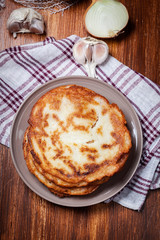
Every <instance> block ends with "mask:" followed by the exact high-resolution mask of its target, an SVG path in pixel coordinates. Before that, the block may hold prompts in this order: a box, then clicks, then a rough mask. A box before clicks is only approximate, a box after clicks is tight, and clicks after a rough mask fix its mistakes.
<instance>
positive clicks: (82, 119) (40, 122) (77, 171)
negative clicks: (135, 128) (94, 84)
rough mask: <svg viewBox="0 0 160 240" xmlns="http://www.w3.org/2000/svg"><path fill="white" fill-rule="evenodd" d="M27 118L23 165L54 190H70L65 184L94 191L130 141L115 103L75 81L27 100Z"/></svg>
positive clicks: (120, 164)
mask: <svg viewBox="0 0 160 240" xmlns="http://www.w3.org/2000/svg"><path fill="white" fill-rule="evenodd" d="M28 122H29V128H28V129H27V130H26V133H25V136H24V155H25V151H26V149H28V150H27V151H28V152H29V153H28V154H27V157H25V159H26V160H27V161H26V162H29V161H30V165H29V164H28V168H29V170H30V171H31V172H32V173H33V174H34V175H36V174H37V176H36V177H37V178H38V176H40V177H39V180H40V181H41V182H42V180H41V179H42V178H43V179H45V181H44V182H43V183H44V184H45V185H46V182H47V181H48V182H50V181H52V182H53V185H55V186H56V187H54V188H52V192H55V193H60V194H59V195H63V194H64V195H65V190H66V194H67V195H74V194H75V192H76V191H71V190H69V188H72V190H73V188H75V190H77V189H78V188H80V191H79V193H82V192H83V193H82V195H83V194H88V193H89V192H92V191H94V190H95V189H96V188H97V187H98V185H100V184H102V183H103V182H105V181H107V180H108V179H109V178H110V177H111V176H113V175H114V174H115V173H116V172H118V171H119V170H120V169H121V168H122V167H123V165H124V164H125V162H126V160H127V158H128V155H129V150H130V149H131V145H132V144H131V137H130V133H129V131H128V129H127V127H126V120H125V116H124V114H123V113H122V111H121V110H120V109H119V108H118V106H117V105H116V104H114V103H113V104H109V102H108V100H107V99H106V98H104V97H103V96H101V95H99V94H97V93H95V92H94V91H92V90H90V89H87V88H84V87H81V86H76V85H68V86H62V87H58V88H55V89H53V90H51V91H49V92H47V93H46V94H45V95H44V96H42V97H41V98H40V99H39V100H38V101H37V102H36V104H35V105H34V106H33V108H32V111H31V114H30V118H29V121H28ZM30 166H32V167H33V168H35V169H36V170H35V171H33V168H31V167H30ZM35 172H36V174H35ZM37 172H38V173H37ZM85 187H86V189H85ZM65 188H67V189H65ZM57 189H58V190H57ZM60 189H61V190H62V191H61V190H60ZM82 189H83V190H84V191H82ZM85 190H86V191H85ZM77 193H78V190H77ZM75 195H76V194H75ZM78 195H81V194H78Z"/></svg>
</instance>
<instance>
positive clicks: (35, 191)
mask: <svg viewBox="0 0 160 240" xmlns="http://www.w3.org/2000/svg"><path fill="white" fill-rule="evenodd" d="M75 78H81V79H84V80H88V79H89V80H91V81H93V82H95V81H96V82H98V83H99V84H102V85H105V86H106V87H108V88H111V89H112V90H113V91H114V92H116V93H117V94H118V95H120V96H121V98H122V99H124V101H125V102H127V104H128V105H129V108H131V110H132V112H134V116H135V117H136V121H137V123H138V127H139V130H140V132H139V137H140V144H141V146H140V151H139V157H138V160H137V163H136V165H135V167H134V169H132V174H130V176H129V177H128V180H127V181H125V183H124V184H122V186H121V187H120V189H119V190H117V191H116V192H115V194H114V195H112V196H110V197H108V198H106V199H103V200H99V201H96V202H95V201H92V202H90V203H89V204H84V203H82V204H80V203H79V204H76V203H75V204H73V203H72V204H67V203H66V204H63V203H61V202H60V203H59V202H57V201H52V200H51V199H48V198H47V197H45V196H44V195H43V194H41V193H39V192H38V191H37V190H36V189H35V188H34V187H33V186H32V185H30V184H29V183H28V182H27V181H26V179H25V178H24V175H23V174H22V173H21V171H20V170H19V168H18V165H17V163H16V159H15V156H14V145H13V144H12V142H13V138H14V136H13V133H14V131H15V129H14V127H15V124H16V119H17V118H18V116H19V114H20V111H21V109H22V108H23V106H24V105H25V103H26V102H27V101H28V100H29V99H30V98H31V97H32V96H33V95H35V94H36V92H37V91H39V90H40V89H43V88H44V87H46V86H47V85H50V84H51V85H52V84H53V85H54V83H55V82H57V81H60V80H68V81H69V80H73V79H75ZM64 85H65V84H64ZM66 85H67V83H66ZM71 85H73V84H71ZM75 85H78V84H77V83H75ZM79 85H80V84H79ZM60 86H63V85H60ZM81 86H83V84H82V85H81ZM56 87H57V86H56ZM56 87H54V86H53V88H56ZM48 91H50V90H48ZM46 92H47V91H46ZM44 94H45V93H43V94H42V95H44ZM116 104H117V105H118V103H116ZM9 142H10V152H11V158H12V162H13V164H14V167H15V168H16V171H17V172H18V174H19V176H20V178H21V179H22V181H23V182H24V183H25V185H27V187H28V188H29V189H31V190H32V191H33V192H34V193H36V194H37V195H38V196H40V197H41V198H43V199H45V200H47V201H49V202H51V203H54V204H57V205H60V206H66V207H88V206H92V205H95V204H98V203H101V202H103V201H105V200H107V199H109V198H111V197H114V196H115V195H116V194H117V193H118V192H120V191H121V190H122V189H123V188H124V187H125V186H126V185H127V184H128V182H129V181H130V180H131V179H132V177H133V175H134V174H135V172H136V170H137V168H138V165H139V163H140V159H141V156H142V150H143V133H142V126H141V124H140V120H139V117H138V114H137V112H136V111H135V109H134V107H133V106H132V104H131V103H130V101H129V100H128V98H127V97H125V96H124V95H123V93H122V92H120V91H119V90H118V89H117V88H115V87H114V86H112V85H110V84H109V83H107V82H105V81H103V80H100V79H96V78H92V77H87V76H80V75H72V76H64V77H57V78H54V79H52V80H50V81H48V82H46V83H44V84H42V85H40V86H38V87H36V88H35V89H33V90H32V91H31V92H30V93H29V94H28V96H26V97H25V99H24V100H23V102H22V103H21V104H20V106H19V108H18V110H17V112H16V113H15V116H14V118H13V121H12V125H11V130H10V141H9ZM71 197H72V196H70V198H71ZM79 202H80V200H79Z"/></svg>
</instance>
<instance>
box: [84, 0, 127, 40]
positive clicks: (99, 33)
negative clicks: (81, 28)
mask: <svg viewBox="0 0 160 240" xmlns="http://www.w3.org/2000/svg"><path fill="white" fill-rule="evenodd" d="M84 19H85V28H86V30H87V32H89V33H90V34H91V35H92V36H94V37H98V38H113V37H116V36H118V35H119V33H120V32H121V31H122V30H123V29H124V28H125V26H126V25H127V23H128V20H129V15H128V11H127V9H126V7H125V6H124V5H123V4H122V3H121V2H119V1H117V0H92V4H91V5H90V6H89V7H88V9H87V10H86V12H85V17H84Z"/></svg>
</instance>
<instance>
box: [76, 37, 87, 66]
mask: <svg viewBox="0 0 160 240" xmlns="http://www.w3.org/2000/svg"><path fill="white" fill-rule="evenodd" d="M85 46H86V44H85V42H83V41H81V40H80V41H78V42H77V43H76V44H74V46H73V56H74V58H75V59H76V61H77V62H78V63H80V64H85Z"/></svg>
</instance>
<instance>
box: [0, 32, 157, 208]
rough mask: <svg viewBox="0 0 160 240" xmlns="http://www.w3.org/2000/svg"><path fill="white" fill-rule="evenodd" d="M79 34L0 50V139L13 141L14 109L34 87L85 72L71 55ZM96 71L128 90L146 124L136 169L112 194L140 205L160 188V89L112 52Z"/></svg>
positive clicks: (122, 201) (132, 205)
mask: <svg viewBox="0 0 160 240" xmlns="http://www.w3.org/2000/svg"><path fill="white" fill-rule="evenodd" d="M78 39H79V37H78V36H75V35H72V36H70V37H68V38H66V39H62V40H58V41H56V40H55V39H54V38H52V37H49V38H47V39H46V40H45V41H43V42H39V43H35V44H29V45H23V46H17V47H11V48H8V49H6V50H4V51H2V52H0V86H1V90H0V91H1V93H0V99H1V100H0V143H2V144H4V145H6V146H9V135H10V128H11V125H12V120H13V117H14V114H15V113H16V111H17V109H18V108H19V106H20V104H21V103H22V102H23V100H24V99H25V98H26V96H27V95H28V94H29V93H30V92H31V91H33V90H34V89H35V88H36V87H38V86H39V85H41V84H43V83H46V82H47V81H50V80H52V79H54V78H57V77H62V76H69V75H81V76H86V75H87V73H86V71H85V69H84V68H83V66H81V65H79V64H78V63H77V62H76V61H75V60H74V58H73V54H72V47H73V45H74V43H75V42H76V41H77V40H78ZM96 75H97V78H98V79H100V80H101V81H104V82H107V83H108V84H111V85H112V86H114V87H115V88H117V89H118V90H119V91H120V92H121V93H123V94H124V96H125V97H126V98H127V99H128V100H129V101H130V103H131V104H132V105H133V107H134V108H135V110H136V112H137V114H138V116H139V119H140V122H141V125H142V130H143V139H144V145H143V153H142V157H141V160H140V164H139V166H138V169H137V171H136V173H135V175H134V176H133V178H132V179H131V181H130V182H129V183H128V184H127V186H126V187H125V188H124V189H123V190H122V191H121V192H120V193H118V194H117V195H116V196H114V197H113V198H112V199H110V200H113V201H115V202H117V203H119V204H121V205H123V206H125V207H128V208H131V209H134V210H140V209H141V207H142V205H143V203H144V202H145V199H146V196H147V193H148V191H149V189H157V188H159V187H160V88H159V86H158V85H156V84H155V83H153V82H152V81H150V80H149V79H148V78H146V77H144V76H143V75H141V74H140V73H137V72H135V71H133V70H131V69H130V68H128V67H127V66H125V65H124V64H122V63H120V62H119V61H118V60H116V59H115V58H114V57H112V56H109V58H108V59H107V61H106V62H105V63H104V64H102V65H100V66H98V67H97V69H96ZM107 202H108V201H107Z"/></svg>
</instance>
